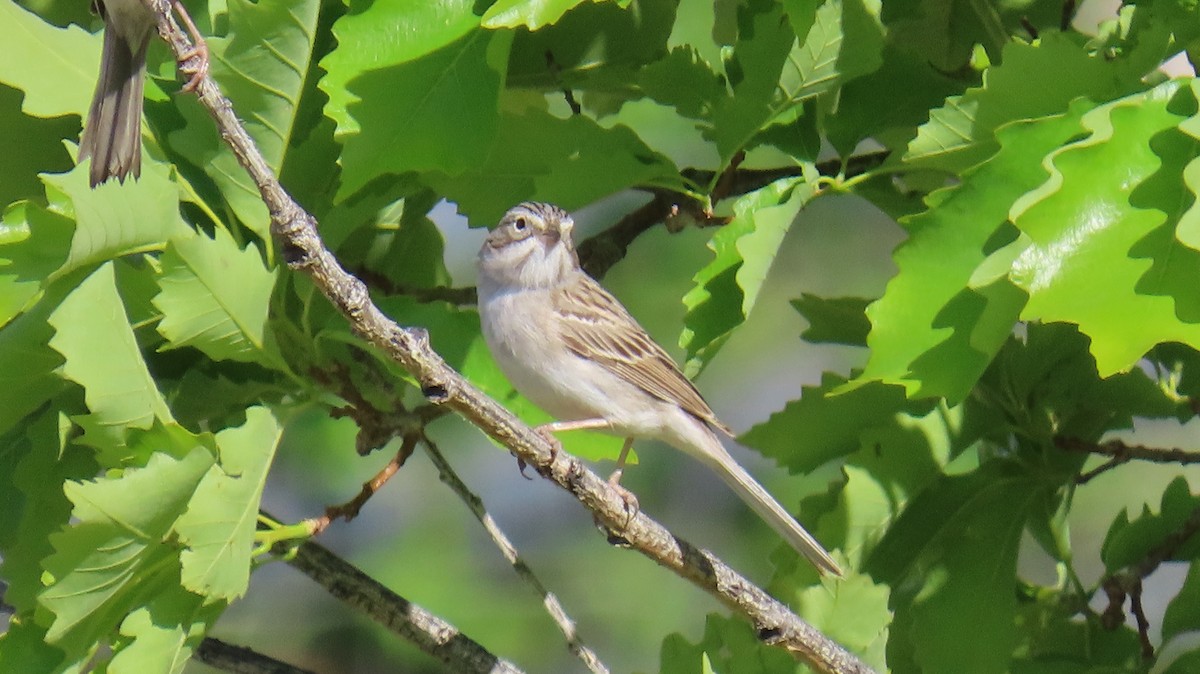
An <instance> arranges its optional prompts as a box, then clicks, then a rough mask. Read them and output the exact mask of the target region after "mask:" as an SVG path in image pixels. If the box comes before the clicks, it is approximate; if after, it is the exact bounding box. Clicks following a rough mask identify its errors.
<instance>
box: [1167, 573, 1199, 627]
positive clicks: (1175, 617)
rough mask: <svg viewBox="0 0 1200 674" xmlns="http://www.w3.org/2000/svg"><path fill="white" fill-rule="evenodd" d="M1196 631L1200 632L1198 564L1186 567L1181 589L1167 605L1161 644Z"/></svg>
mask: <svg viewBox="0 0 1200 674" xmlns="http://www.w3.org/2000/svg"><path fill="white" fill-rule="evenodd" d="M1196 631H1200V562H1192V563H1191V565H1189V566H1188V573H1187V578H1185V579H1184V581H1183V587H1181V588H1179V593H1178V594H1176V595H1175V597H1174V598H1173V599H1171V603H1169V604H1167V610H1166V612H1165V613H1164V614H1163V621H1162V638H1163V642H1164V643H1165V642H1168V641H1170V640H1171V639H1173V638H1174V637H1177V636H1180V635H1182V634H1185V633H1187V632H1196Z"/></svg>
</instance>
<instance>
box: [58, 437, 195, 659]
mask: <svg viewBox="0 0 1200 674" xmlns="http://www.w3.org/2000/svg"><path fill="white" fill-rule="evenodd" d="M212 465H213V456H212V453H211V452H210V451H209V450H207V449H205V448H203V447H195V448H194V449H192V450H191V451H190V452H188V453H187V454H186V455H185V456H183V457H182V458H178V459H177V458H174V457H171V456H168V455H167V454H165V453H162V452H159V453H155V454H154V455H153V456H152V457H151V459H150V461H149V463H147V464H146V467H145V468H131V469H128V470H126V471H125V472H124V474H123V475H121V476H119V477H105V478H100V479H98V480H95V481H91V482H68V483H67V484H66V487H65V490H66V494H67V498H69V499H71V502H72V503H74V504H75V508H74V510H73V511H72V515H73V517H74V518H75V520H76V522H77V523H76V524H74V525H72V526H71V527H69V528H67V529H66V530H64V531H62V532H60V533H58V534H55V535H54V536H52V537H51V543H52V544H53V545H54V549H55V553H54V554H53V555H52V556H50V557H48V558H46V561H45V566H46V571H47V573H48V574H49V575H50V584H49V587H47V588H46V590H45V591H43V592H42V594H41V597H40V598H39V602H40V603H41V604H42V606H44V607H45V608H46V609H48V610H49V611H51V612H52V613H53V614H54V622H53V623H52V624H51V626H50V629H49V631H48V632H47V635H46V639H47V641H49V642H50V643H53V644H57V645H59V646H61V647H63V648H64V649H66V650H67V651H68V652H69V653H72V652H81V651H85V650H86V649H87V648H88V647H89V646H90V645H91V644H94V643H96V642H97V641H98V640H99V639H101V638H102V637H103V636H104V635H106V634H108V633H110V632H111V631H112V630H114V629H116V627H117V625H118V624H119V623H120V622H121V621H122V620H123V619H124V617H125V615H126V614H127V613H128V612H129V611H130V610H131V609H133V608H134V607H136V606H138V605H139V604H140V601H141V599H142V595H143V592H144V591H145V588H146V587H147V586H149V585H150V584H152V583H156V582H159V581H161V580H162V575H163V574H168V575H173V569H174V568H177V558H178V557H177V555H176V553H175V552H174V551H173V550H172V549H171V548H170V547H169V546H166V545H164V542H165V540H166V537H167V535H168V534H169V533H170V531H171V528H172V526H173V525H174V523H175V520H176V519H178V518H179V516H180V515H181V514H182V513H183V511H184V508H185V507H186V506H187V503H188V500H189V499H191V497H192V493H193V492H194V491H195V489H196V487H197V485H199V484H200V481H201V479H203V477H204V475H205V473H207V472H208V470H209V468H210V467H211V466H212Z"/></svg>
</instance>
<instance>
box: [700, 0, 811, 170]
mask: <svg viewBox="0 0 1200 674" xmlns="http://www.w3.org/2000/svg"><path fill="white" fill-rule="evenodd" d="M737 25H738V31H739V36H738V42H737V44H736V45H735V46H734V48H733V52H732V56H731V58H729V59H728V60H727V61H726V63H725V76H726V80H727V81H728V82H729V86H730V88H731V91H732V96H729V97H728V98H725V99H723V102H722V104H721V105H719V106H718V107H717V109H716V111H715V112H714V113H713V124H712V131H711V135H712V139H713V140H714V141H715V142H716V145H717V151H718V152H719V153H720V155H721V160H722V163H724V162H727V161H729V158H730V157H732V156H733V155H734V154H735V153H737V151H738V150H740V149H741V148H742V146H743V145H744V144H745V143H746V142H747V141H749V140H750V138H752V137H753V136H754V134H755V133H757V132H758V130H759V129H760V128H762V127H763V126H764V125H765V124H766V123H767V121H768V120H770V119H771V118H772V117H773V116H774V115H775V114H777V113H778V112H779V111H780V109H779V108H776V107H773V105H774V104H775V103H776V96H777V89H778V87H779V78H780V75H781V74H782V72H783V64H784V62H785V61H786V60H787V58H788V56H789V54H790V52H791V51H792V48H793V46H794V45H795V44H796V34H795V33H794V32H793V31H792V28H791V26H789V25H788V24H787V22H786V21H785V20H784V18H783V6H782V4H781V3H777V2H774V0H755V1H753V2H749V3H746V4H744V5H739V6H738V9H737Z"/></svg>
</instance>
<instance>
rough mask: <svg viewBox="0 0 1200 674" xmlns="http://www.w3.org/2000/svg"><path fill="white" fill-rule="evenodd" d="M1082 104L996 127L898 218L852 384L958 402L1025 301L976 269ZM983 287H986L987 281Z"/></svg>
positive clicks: (1072, 130) (1070, 130) (1068, 133)
mask: <svg viewBox="0 0 1200 674" xmlns="http://www.w3.org/2000/svg"><path fill="white" fill-rule="evenodd" d="M1086 109H1087V108H1086V103H1079V104H1076V105H1075V106H1073V108H1072V111H1071V112H1070V113H1069V114H1067V115H1064V116H1061V117H1052V118H1047V119H1044V120H1040V121H1037V122H1023V123H1018V124H1013V125H1010V126H1007V127H1005V128H1004V129H1002V130H1001V131H1000V133H999V134H998V137H999V139H1000V144H1001V145H1000V150H999V152H997V153H996V155H995V156H994V157H993V158H992V159H991V160H989V161H988V162H986V163H984V164H982V165H980V166H978V167H976V168H974V169H971V170H969V171H968V172H967V173H965V174H964V175H963V176H962V183H961V184H959V185H957V186H955V187H952V188H948V189H945V190H942V191H939V192H935V193H934V194H932V195H930V197H929V199H928V210H927V211H926V212H924V213H922V214H920V215H917V216H915V217H913V218H911V219H909V220H907V221H906V222H905V225H906V227H907V228H908V229H909V231H910V232H911V234H910V236H909V238H908V239H907V240H906V241H905V242H904V243H902V244H901V245H900V247H899V248H897V249H896V253H895V255H894V257H895V260H896V266H897V268H898V273H897V274H896V276H895V277H894V278H893V279H892V280H891V281H890V282H889V283H888V286H887V289H886V290H885V291H884V293H883V296H882V297H881V298H879V299H878V300H877V301H875V302H874V303H872V304H871V306H870V307H868V308H867V316H868V318H870V320H871V333H870V335H869V336H868V337H867V344H868V346H870V349H871V352H870V356H869V358H868V360H867V365H866V367H865V368H864V369H863V372H862V374H861V375H860V377H859V378H858V380H857V381H860V382H861V381H866V380H871V379H878V380H880V381H884V382H889V383H896V384H902V385H904V386H905V388H906V389H907V390H908V393H909V395H911V396H917V397H927V396H944V397H946V398H948V399H949V400H950V401H951V402H953V401H957V400H961V399H962V398H963V397H964V396H966V395H967V392H968V391H970V390H971V387H972V386H973V385H974V384H975V382H976V381H977V380H978V379H979V377H980V375H981V374H983V371H984V369H985V368H986V367H987V365H988V363H989V362H991V359H992V358H993V357H994V355H995V353H996V352H997V351H998V350H999V348H1000V346H1001V344H1003V343H1004V340H1005V339H1007V337H1008V335H1009V333H1010V332H1011V331H1012V326H1013V324H1014V323H1016V320H1017V316H1018V313H1019V312H1020V310H1021V307H1022V305H1023V300H1024V298H1023V297H1022V296H1021V293H1018V292H1013V291H1012V289H1011V286H1009V285H1008V284H1007V282H1005V281H1001V282H998V283H994V284H992V285H991V286H990V287H980V286H977V285H975V284H973V283H972V277H973V276H974V275H975V274H976V272H977V269H978V268H979V267H980V265H982V264H983V263H984V261H985V260H986V259H987V256H988V254H989V253H990V252H991V251H992V249H993V248H994V247H996V246H997V245H998V244H999V243H1000V242H1003V241H1004V238H1002V237H1005V236H1008V237H1011V234H1007V233H1006V229H1005V225H1004V223H1005V221H1006V220H1007V218H1008V211H1009V209H1010V207H1011V206H1012V203H1013V201H1015V200H1016V199H1017V198H1018V197H1020V196H1021V195H1022V194H1024V193H1026V192H1027V191H1029V190H1032V189H1033V188H1035V187H1037V186H1038V185H1040V184H1041V183H1042V182H1044V181H1045V179H1046V170H1045V169H1044V168H1043V167H1042V165H1041V161H1042V158H1043V157H1044V156H1045V155H1046V154H1048V153H1049V152H1051V151H1052V150H1054V149H1055V148H1057V147H1059V146H1060V145H1062V144H1063V143H1065V142H1067V141H1068V140H1069V139H1070V138H1071V137H1072V136H1074V135H1075V134H1076V133H1077V132H1078V129H1079V120H1080V118H1081V116H1082V115H1083V113H1084V111H1085V110H1086ZM985 286H986V284H985Z"/></svg>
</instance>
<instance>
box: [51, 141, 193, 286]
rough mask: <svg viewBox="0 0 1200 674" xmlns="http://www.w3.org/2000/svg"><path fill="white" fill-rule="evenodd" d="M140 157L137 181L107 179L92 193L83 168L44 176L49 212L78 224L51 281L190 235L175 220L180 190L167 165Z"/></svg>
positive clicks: (177, 220) (179, 220) (179, 221)
mask: <svg viewBox="0 0 1200 674" xmlns="http://www.w3.org/2000/svg"><path fill="white" fill-rule="evenodd" d="M143 159H144V160H146V161H143V163H142V175H141V177H140V178H138V179H137V180H136V181H132V182H126V183H125V184H124V185H122V184H120V183H117V182H115V181H109V182H107V183H105V184H103V185H100V186H99V187H97V188H95V189H92V188H91V187H90V186H89V185H88V177H87V170H86V167H76V168H75V169H74V170H72V171H71V172H70V173H66V174H61V175H47V176H44V177H43V181H44V182H45V183H46V192H47V196H48V197H49V200H50V209H51V210H52V211H55V212H57V213H59V214H61V215H64V216H66V217H69V218H73V219H74V220H75V223H76V224H75V235H74V237H73V238H72V240H71V250H70V253H69V254H68V256H67V261H66V262H65V263H64V264H63V266H62V267H61V268H60V269H59V270H57V271H56V272H55V273H54V274H53V275H52V276H51V280H53V279H55V278H59V277H61V276H63V275H64V274H67V273H69V272H71V271H74V270H76V269H81V268H84V267H87V266H90V265H95V264H99V263H101V262H104V261H106V260H111V259H113V258H117V257H121V256H123V255H128V254H130V253H136V252H143V251H146V250H152V249H158V248H161V247H162V246H163V245H164V244H165V243H166V241H167V239H169V238H171V237H172V236H176V235H179V234H182V233H184V232H186V231H188V229H187V227H186V226H185V225H184V224H183V220H182V219H181V218H180V216H179V186H178V185H176V184H175V182H174V181H173V180H172V178H171V169H170V167H169V166H168V165H166V164H163V163H161V162H156V161H149V160H148V159H149V158H148V157H144V158H143Z"/></svg>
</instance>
